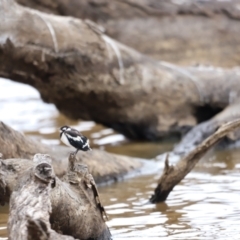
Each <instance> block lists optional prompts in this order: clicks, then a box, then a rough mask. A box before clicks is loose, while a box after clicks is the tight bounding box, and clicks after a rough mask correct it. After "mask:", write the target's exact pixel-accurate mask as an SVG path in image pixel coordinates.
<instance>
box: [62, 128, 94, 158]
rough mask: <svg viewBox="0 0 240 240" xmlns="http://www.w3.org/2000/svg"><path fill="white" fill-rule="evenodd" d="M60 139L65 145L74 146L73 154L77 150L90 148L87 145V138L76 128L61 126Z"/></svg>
mask: <svg viewBox="0 0 240 240" xmlns="http://www.w3.org/2000/svg"><path fill="white" fill-rule="evenodd" d="M60 139H61V141H62V142H63V143H64V144H66V145H67V146H70V147H74V148H76V151H75V152H74V155H76V154H77V152H78V151H79V150H82V151H90V150H92V149H91V148H90V146H89V140H88V138H87V137H85V136H83V135H82V134H81V133H80V132H79V131H78V130H76V129H74V128H71V127H69V126H63V127H61V128H60Z"/></svg>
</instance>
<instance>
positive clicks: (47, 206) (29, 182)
mask: <svg viewBox="0 0 240 240" xmlns="http://www.w3.org/2000/svg"><path fill="white" fill-rule="evenodd" d="M33 162H34V163H33V167H32V169H31V170H30V171H28V174H27V175H25V176H24V177H22V178H20V179H18V181H19V182H20V183H18V184H16V188H15V190H14V191H13V193H12V195H11V199H10V214H9V220H8V232H9V240H38V239H39V240H40V239H41V240H73V239H74V238H73V237H70V236H63V235H60V234H58V233H56V232H55V231H53V230H52V229H51V226H50V222H49V218H50V216H49V214H50V213H51V211H52V209H51V202H50V192H51V187H53V184H55V181H56V179H55V175H54V171H53V169H52V166H51V159H50V158H49V157H48V156H46V155H44V156H41V155H40V154H38V155H35V157H34V160H33Z"/></svg>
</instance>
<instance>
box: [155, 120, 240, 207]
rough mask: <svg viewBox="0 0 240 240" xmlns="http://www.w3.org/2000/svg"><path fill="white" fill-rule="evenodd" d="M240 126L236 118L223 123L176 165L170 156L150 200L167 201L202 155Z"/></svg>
mask: <svg viewBox="0 0 240 240" xmlns="http://www.w3.org/2000/svg"><path fill="white" fill-rule="evenodd" d="M239 128H240V120H239V119H238V120H235V121H232V122H229V123H226V124H224V125H222V126H221V127H220V128H219V129H218V130H217V131H216V132H215V133H214V134H212V135H211V136H210V137H208V138H207V139H206V140H204V141H203V142H202V143H201V144H199V145H198V146H197V147H196V148H195V149H194V150H192V151H191V152H190V153H189V154H187V155H186V156H185V157H183V158H182V159H181V160H180V161H178V162H177V164H176V165H175V166H170V165H169V161H168V156H167V158H166V161H165V168H164V170H163V173H162V175H161V177H160V179H159V181H158V185H157V187H156V189H155V193H154V195H153V196H152V197H151V199H150V201H151V202H152V203H157V202H162V201H165V200H166V199H167V197H168V195H169V193H170V192H171V191H172V190H173V188H174V187H175V186H176V185H177V184H178V183H179V182H180V181H181V180H182V179H183V178H184V177H185V176H186V175H187V174H188V173H189V172H190V171H191V170H192V169H193V168H194V166H195V165H196V164H197V162H198V161H199V160H200V159H201V157H202V156H203V155H204V154H205V153H206V152H207V151H208V150H209V149H210V148H211V147H212V146H214V144H216V143H217V142H218V141H219V140H221V139H222V138H223V137H225V136H226V135H227V134H229V133H231V132H233V131H234V130H237V129H239Z"/></svg>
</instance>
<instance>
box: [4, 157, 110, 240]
mask: <svg viewBox="0 0 240 240" xmlns="http://www.w3.org/2000/svg"><path fill="white" fill-rule="evenodd" d="M19 162H22V163H24V160H22V159H13V160H5V161H2V162H1V173H2V171H4V172H5V173H6V174H5V175H4V176H3V175H2V174H1V183H2V182H3V178H4V182H5V184H6V185H7V183H8V178H9V176H10V174H7V171H6V169H8V170H9V169H11V170H9V172H10V171H11V172H12V173H11V177H12V178H13V179H14V178H15V184H13V185H12V186H8V191H9V193H10V195H11V198H10V217H9V224H8V228H9V238H10V239H14V240H15V239H16V240H17V239H19V240H20V239H21V240H24V239H56V240H57V239H74V238H77V239H96V240H108V239H111V234H110V232H109V229H108V227H107V226H106V224H105V221H104V217H105V216H106V213H105V211H104V208H103V206H102V204H101V202H100V198H99V195H98V192H97V188H96V184H95V182H94V180H93V177H92V175H91V174H89V173H88V169H87V167H86V166H85V165H82V164H79V163H76V159H75V157H74V156H72V155H70V157H69V168H68V172H67V175H66V176H65V178H64V180H63V181H61V180H60V179H58V178H57V177H55V176H54V172H53V169H52V166H51V159H50V157H49V156H48V155H44V154H36V155H35V156H34V159H33V162H31V163H32V167H27V168H26V169H25V171H19V169H18V168H14V166H16V165H14V164H15V163H19ZM11 167H12V168H11ZM4 168H5V169H4ZM13 169H14V171H13ZM17 176H18V180H17ZM19 176H20V177H19ZM10 187H12V189H10ZM5 193H6V191H5ZM49 221H50V222H49ZM50 223H51V225H50ZM51 228H52V229H53V230H52V229H51ZM19 229H21V231H19ZM55 231H56V232H55ZM57 232H58V233H61V234H64V235H70V236H72V237H66V236H61V235H59V234H58V233H57ZM28 235H30V236H28ZM36 235H38V238H33V237H34V236H36ZM41 236H42V237H43V238H40V237H41ZM73 237H74V238H73Z"/></svg>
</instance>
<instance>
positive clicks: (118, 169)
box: [0, 122, 143, 183]
mask: <svg viewBox="0 0 240 240" xmlns="http://www.w3.org/2000/svg"><path fill="white" fill-rule="evenodd" d="M70 151H71V150H70V149H69V148H67V147H60V146H54V147H52V148H51V147H49V146H47V145H44V144H42V143H40V142H37V141H34V140H33V139H31V138H29V137H27V136H24V135H23V134H22V133H19V132H18V131H15V130H14V129H12V128H11V127H9V126H7V125H6V124H4V123H2V122H0V153H2V154H3V158H4V159H8V158H24V159H32V157H33V156H34V155H35V154H36V153H48V154H49V155H50V156H52V160H53V167H54V171H55V173H56V175H57V176H62V175H63V174H65V173H66V170H67V166H68V155H69V152H70ZM77 160H78V162H80V163H83V164H86V165H87V166H88V168H89V171H90V172H91V174H92V175H93V177H94V179H95V181H96V182H97V183H104V182H107V181H116V180H118V179H119V178H122V177H123V176H124V175H125V174H126V173H129V172H131V171H134V170H137V169H139V168H141V167H142V166H143V163H142V162H141V161H139V159H136V158H131V157H126V156H120V155H116V154H111V153H107V152H104V151H100V150H93V151H91V152H86V153H85V152H79V153H78V154H77ZM30 164H31V163H30Z"/></svg>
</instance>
